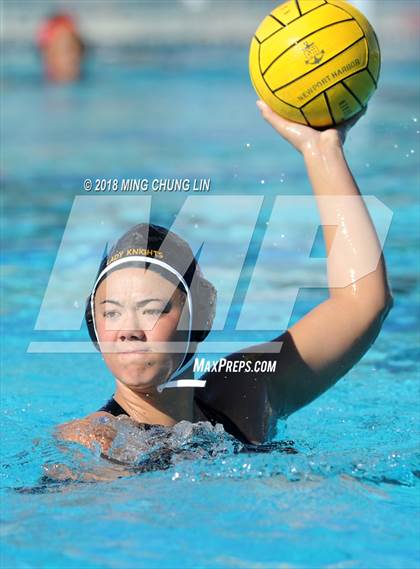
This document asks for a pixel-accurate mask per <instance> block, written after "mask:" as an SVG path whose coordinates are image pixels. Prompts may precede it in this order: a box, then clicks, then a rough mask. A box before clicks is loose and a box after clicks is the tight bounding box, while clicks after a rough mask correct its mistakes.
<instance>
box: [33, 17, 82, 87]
mask: <svg viewBox="0 0 420 569" xmlns="http://www.w3.org/2000/svg"><path fill="white" fill-rule="evenodd" d="M38 47H39V50H40V53H41V57H42V60H43V65H44V73H45V76H46V78H47V79H48V80H50V81H54V82H59V83H68V82H71V81H77V80H78V79H80V76H81V73H82V62H83V56H84V53H85V50H86V48H85V44H84V42H83V40H82V38H81V35H80V33H79V31H78V29H77V25H76V22H75V20H74V18H73V17H72V16H70V15H69V14H65V13H57V14H54V15H53V16H51V17H49V18H48V19H47V20H46V21H44V22H43V24H42V25H41V28H40V30H39V32H38Z"/></svg>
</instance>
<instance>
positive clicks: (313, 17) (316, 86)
mask: <svg viewBox="0 0 420 569" xmlns="http://www.w3.org/2000/svg"><path fill="white" fill-rule="evenodd" d="M380 65H381V53H380V49H379V43H378V39H377V37H376V35H375V32H374V30H373V28H372V26H371V25H370V24H369V22H368V20H367V19H366V18H365V16H364V15H363V14H362V13H361V12H360V11H359V10H357V9H356V8H355V7H354V6H353V5H352V4H350V3H349V2H346V1H345V0H328V1H327V0H290V1H289V2H285V3H284V4H281V5H280V6H278V7H277V8H275V9H274V10H273V11H272V12H271V13H270V14H269V15H268V16H267V17H266V18H265V19H264V20H263V21H262V22H261V24H260V26H259V27H258V29H257V31H256V32H255V36H254V37H253V39H252V41H251V47H250V54H249V71H250V75H251V80H252V83H253V85H254V88H255V90H256V92H257V94H258V96H259V97H260V98H261V99H262V100H263V101H265V102H266V103H267V104H268V105H269V106H270V107H271V108H272V109H273V110H274V111H276V112H277V113H278V114H279V115H281V116H282V117H285V118H287V119H289V120H292V121H295V122H298V123H302V124H306V125H309V126H312V127H315V128H325V127H330V126H335V125H338V124H340V123H341V122H343V121H345V120H348V119H350V118H351V117H352V116H354V115H355V114H357V113H358V112H359V111H360V110H362V109H363V108H364V107H366V105H367V102H368V101H369V99H370V97H371V96H372V94H373V92H374V91H375V89H376V87H377V84H378V79H379V72H380Z"/></svg>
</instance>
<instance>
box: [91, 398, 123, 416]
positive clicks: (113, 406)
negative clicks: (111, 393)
mask: <svg viewBox="0 0 420 569" xmlns="http://www.w3.org/2000/svg"><path fill="white" fill-rule="evenodd" d="M98 411H106V412H107V413H110V414H111V415H114V417H118V415H127V416H129V415H128V413H127V411H125V410H124V409H123V408H122V407H121V405H120V404H119V403H117V402H116V401H115V399H114V398H113V397H111V399H110V400H109V401H107V402H106V403H105V405H104V406H103V407H101V408H100V409H98Z"/></svg>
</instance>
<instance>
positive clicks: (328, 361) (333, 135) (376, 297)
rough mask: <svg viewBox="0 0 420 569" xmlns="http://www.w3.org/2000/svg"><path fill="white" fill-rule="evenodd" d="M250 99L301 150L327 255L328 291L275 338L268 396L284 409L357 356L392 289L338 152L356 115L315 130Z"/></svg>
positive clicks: (373, 333)
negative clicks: (278, 347)
mask: <svg viewBox="0 0 420 569" xmlns="http://www.w3.org/2000/svg"><path fill="white" fill-rule="evenodd" d="M257 104H258V106H259V108H260V110H261V112H262V115H263V117H264V118H265V119H266V120H267V121H268V122H269V123H270V124H271V126H272V127H273V128H274V129H275V130H277V132H279V133H280V134H281V135H282V136H283V137H284V138H285V139H286V140H288V141H289V142H290V143H291V144H292V145H293V146H294V147H295V148H296V149H297V150H298V151H299V152H300V153H301V154H302V155H303V158H304V162H305V165H306V169H307V172H308V176H309V179H310V182H311V185H312V189H313V192H314V195H315V198H316V200H317V205H318V208H319V213H320V217H321V224H322V225H323V236H324V241H325V245H326V250H327V254H328V261H327V267H328V283H329V298H328V300H326V301H325V302H322V303H321V304H320V305H318V306H317V307H315V308H314V309H313V310H311V311H310V312H309V313H308V314H306V315H305V316H304V317H303V318H302V319H301V320H299V321H298V322H297V323H296V324H294V325H293V326H291V327H290V328H289V330H288V331H287V332H286V333H285V334H284V335H283V336H282V337H281V338H280V340H282V341H283V347H282V350H281V352H280V355H279V356H278V359H279V362H278V363H279V365H278V374H276V375H273V376H270V383H269V385H270V399H271V402H272V404H273V406H274V408H275V409H276V411H278V412H279V414H280V415H284V416H287V415H289V414H291V413H293V412H294V411H296V410H297V409H299V408H300V407H302V406H304V405H306V404H307V403H309V402H310V401H312V400H314V399H315V398H316V397H318V396H319V395H320V394H321V393H323V392H324V391H326V390H327V389H328V388H329V387H331V386H332V385H333V384H334V383H335V382H336V381H337V380H338V379H339V378H340V377H342V376H343V375H344V374H345V373H346V372H347V371H348V370H350V369H351V368H352V367H353V366H354V364H355V363H356V362H358V361H359V360H360V358H361V357H362V356H363V354H364V353H365V352H366V351H367V350H368V349H369V347H370V346H371V345H372V343H373V342H374V340H375V338H376V337H377V335H378V333H379V331H380V329H381V327H382V323H383V321H384V319H385V317H386V315H387V314H388V312H389V310H390V308H391V307H392V296H391V293H390V290H389V287H388V283H387V277H386V269H385V262H384V258H383V256H382V253H381V250H380V244H379V242H378V238H377V235H376V231H375V227H374V226H373V224H372V221H371V219H370V216H369V213H368V211H367V210H366V207H365V205H364V202H363V199H362V198H361V196H360V191H359V189H358V187H357V184H356V182H355V180H354V178H353V176H352V173H351V171H350V169H349V167H348V164H347V162H346V159H345V157H344V153H343V143H344V140H345V136H346V133H347V131H348V130H349V128H351V127H352V126H353V125H354V124H355V123H356V122H357V120H358V119H359V118H360V115H359V116H357V117H355V118H354V119H353V120H352V121H350V122H348V123H347V124H345V125H343V126H341V127H339V128H337V129H328V130H326V131H323V132H319V131H317V130H315V129H312V128H310V127H306V126H302V125H298V124H296V123H292V122H290V121H287V120H285V119H283V118H281V117H279V116H278V115H277V114H276V113H274V112H273V111H272V110H271V109H270V108H269V107H268V106H267V105H265V104H264V103H262V102H260V101H259V102H258V103H257ZM326 196H329V197H328V198H327V199H326ZM347 196H353V199H352V200H351V207H345V203H344V202H345V200H343V199H342V198H343V197H347ZM332 219H333V220H334V222H333V223H332V221H331V220H332ZM332 225H333V226H332ZM335 238H336V239H337V242H336V243H337V244H339V250H337V247H336V246H335V247H334V253H335V254H334V255H331V254H329V253H330V250H331V246H332V243H333V240H334V239H335ZM369 266H370V267H373V269H372V270H371V271H370V272H369V273H368V274H365V276H361V277H360V275H361V274H363V272H361V271H363V267H369ZM375 267H376V268H375ZM365 272H366V271H365ZM342 283H350V284H347V286H342Z"/></svg>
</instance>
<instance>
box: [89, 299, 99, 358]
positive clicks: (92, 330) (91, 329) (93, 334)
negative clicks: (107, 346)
mask: <svg viewBox="0 0 420 569" xmlns="http://www.w3.org/2000/svg"><path fill="white" fill-rule="evenodd" d="M85 321H86V326H87V329H88V332H89V336H90V339H91V340H92V342H93V345H94V346H95V348H96V349H97V350H98V352H100V351H101V350H100V348H99V343H98V338H97V337H96V332H95V327H94V325H93V314H92V308H91V302H90V296H89V297H88V299H87V301H86V309H85Z"/></svg>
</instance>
